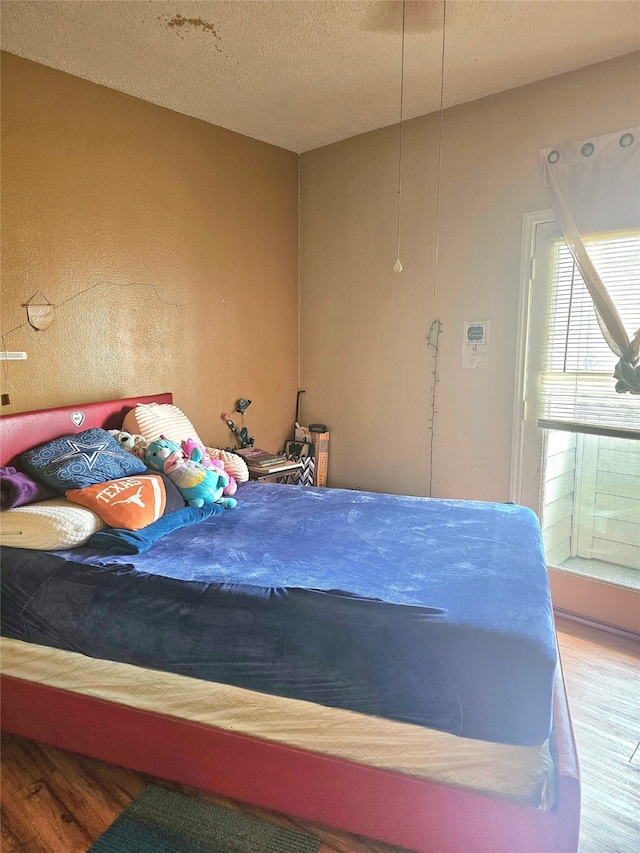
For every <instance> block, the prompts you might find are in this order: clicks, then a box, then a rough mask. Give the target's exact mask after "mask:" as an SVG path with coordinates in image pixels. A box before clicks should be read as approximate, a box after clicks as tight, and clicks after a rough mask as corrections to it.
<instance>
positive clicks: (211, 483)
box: [144, 436, 238, 509]
mask: <svg viewBox="0 0 640 853" xmlns="http://www.w3.org/2000/svg"><path fill="white" fill-rule="evenodd" d="M144 461H145V464H146V465H147V467H148V468H153V469H154V470H156V471H162V472H163V473H165V474H166V475H167V477H169V479H170V480H171V481H172V482H173V483H175V485H176V486H177V487H178V488H179V489H180V493H181V495H182V497H183V498H184V499H185V501H186V502H187V504H188V505H189V506H203V504H205V503H219V504H222V506H223V507H224V508H225V509H233V507H235V506H236V505H237V503H238V502H237V501H236V499H235V498H228V497H225V496H224V495H223V491H224V489H225V488H226V486H228V484H229V477H228V476H227V475H226V474H224V473H218V472H216V471H213V470H210V469H209V468H205V467H204V465H201V464H200V463H199V462H195V461H194V460H193V459H188V458H187V457H186V456H185V455H184V452H183V450H182V448H181V447H180V446H179V445H177V444H175V442H173V441H169V439H167V438H164V436H161V437H160V438H159V439H157V440H156V441H152V442H150V443H149V444H148V445H147V448H146V450H145V453H144Z"/></svg>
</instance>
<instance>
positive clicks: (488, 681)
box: [2, 483, 556, 744]
mask: <svg viewBox="0 0 640 853" xmlns="http://www.w3.org/2000/svg"><path fill="white" fill-rule="evenodd" d="M238 498H239V504H238V506H237V507H236V508H235V509H233V510H227V511H225V512H224V513H222V514H221V515H216V516H215V517H210V518H208V519H206V520H205V521H203V522H201V523H199V524H194V525H191V526H188V527H184V528H181V529H179V530H175V531H174V532H173V533H171V534H170V535H167V536H163V537H162V538H160V539H158V540H157V541H156V542H155V543H154V544H153V545H151V547H149V548H148V549H147V550H145V551H144V552H143V553H140V554H137V555H130V554H129V555H122V556H114V555H110V554H107V555H105V554H100V553H99V552H97V551H96V550H95V549H92V548H87V547H85V548H79V549H75V550H72V551H66V552H57V553H53V554H50V553H46V552H33V551H26V550H19V549H4V553H3V560H2V574H3V596H2V616H3V619H2V630H3V633H5V634H7V635H8V636H12V637H16V638H18V639H22V640H27V641H30V642H35V643H42V644H45V645H51V646H57V647H60V648H68V649H72V650H74V651H78V652H82V653H84V654H86V655H91V656H94V657H100V658H107V659H113V660H119V661H124V662H127V663H133V664H138V665H141V666H147V667H152V668H158V669H166V670H169V671H172V672H178V673H181V674H184V675H191V676H195V677H197V678H204V679H209V680H212V681H218V682H223V683H229V684H234V685H236V686H239V687H245V688H248V689H252V690H257V691H262V692H266V693H274V694H277V695H281V696H286V697H292V698H297V699H305V700H308V701H312V702H317V703H320V704H325V705H329V706H333V707H338V708H346V709H350V710H354V711H359V712H362V713H367V714H375V715H378V716H383V717H388V718H390V719H396V720H401V721H405V722H412V723H415V724H418V725H423V726H431V727H433V728H437V729H441V730H444V731H448V732H452V733H454V734H460V735H464V736H466V737H475V738H482V739H484V740H493V741H499V742H505V743H515V744H539V743H542V742H543V741H544V740H545V739H546V737H547V736H548V735H549V732H550V727H551V708H552V694H553V679H554V671H555V665H556V647H555V634H554V626H553V615H552V609H551V601H550V595H549V587H548V580H547V572H546V565H545V559H544V554H543V550H542V540H541V535H540V529H539V526H538V522H537V519H536V516H535V515H534V513H533V512H531V511H530V510H528V509H525V508H523V507H518V506H513V505H507V504H489V503H478V502H464V501H444V500H431V499H427V498H412V497H400V496H393V495H377V494H369V493H366V492H352V491H342V490H337V489H313V488H306V489H303V488H299V487H294V486H283V485H276V484H268V483H247V484H244V485H243V486H242V487H240V489H239V491H238Z"/></svg>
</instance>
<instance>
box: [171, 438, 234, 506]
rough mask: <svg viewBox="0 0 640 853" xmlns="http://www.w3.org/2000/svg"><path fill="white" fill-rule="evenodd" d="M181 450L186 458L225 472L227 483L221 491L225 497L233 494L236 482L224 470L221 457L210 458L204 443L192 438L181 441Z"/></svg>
mask: <svg viewBox="0 0 640 853" xmlns="http://www.w3.org/2000/svg"><path fill="white" fill-rule="evenodd" d="M182 450H183V451H184V454H185V456H186V457H187V458H188V459H191V460H193V462H199V463H200V464H201V465H204V467H205V468H210V469H211V470H212V471H215V472H216V473H217V474H220V473H221V472H222V473H223V474H226V475H227V477H228V478H229V485H228V486H226V487H225V489H224V492H223V493H224V494H225V495H227V497H231V495H235V493H236V490H237V488H238V484H237V483H236V481H235V479H234V478H233V477H232V476H231V474H229V472H228V471H226V470H225V467H224V462H223V461H222V459H212V458H211V457H210V456H209V454H208V453H207V451H206V449H205V447H204V444H200V442H199V441H196V440H195V439H194V438H188V439H187V440H186V441H183V442H182Z"/></svg>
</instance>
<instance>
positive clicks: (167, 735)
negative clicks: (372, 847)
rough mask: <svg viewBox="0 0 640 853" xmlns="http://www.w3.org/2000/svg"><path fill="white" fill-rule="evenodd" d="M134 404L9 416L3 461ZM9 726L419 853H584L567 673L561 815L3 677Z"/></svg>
mask: <svg viewBox="0 0 640 853" xmlns="http://www.w3.org/2000/svg"><path fill="white" fill-rule="evenodd" d="M151 401H156V402H160V403H169V402H171V401H172V396H171V394H158V395H154V396H149V397H133V398H128V399H123V400H112V401H108V402H104V403H89V404H86V405H79V406H66V407H61V408H56V409H44V410H39V411H35V412H24V413H19V414H12V415H6V416H4V417H2V418H1V419H0V430H1V438H2V443H1V445H0V464H2V465H7V464H12V462H14V461H15V458H16V456H17V455H18V454H20V453H21V452H23V451H24V450H27V449H28V448H30V447H34V446H35V445H37V444H41V443H43V442H45V441H49V440H51V439H53V438H57V437H58V436H61V435H66V434H70V433H74V432H80V431H81V430H83V429H87V428H88V427H92V426H98V427H103V428H105V429H111V428H115V429H117V428H119V427H120V426H121V424H122V421H123V418H124V415H125V414H126V412H127V411H128V410H129V409H130V408H132V407H133V406H135V404H136V403H137V402H151ZM1 687H2V719H1V722H2V728H3V729H4V730H6V731H8V732H11V733H13V734H16V735H20V736H22V737H27V738H31V739H33V740H39V741H43V742H45V743H49V744H52V745H54V746H57V747H60V748H62V749H67V750H70V751H73V752H79V753H82V754H85V755H89V756H92V757H94V758H97V759H101V760H104V761H108V762H111V763H113V764H118V765H121V766H123V767H129V768H131V769H134V770H137V771H140V772H144V773H149V774H151V775H154V776H158V777H161V778H166V779H172V780H174V781H177V782H180V783H182V784H185V785H190V786H193V787H195V788H199V789H201V790H206V791H212V792H215V793H217V794H219V795H221V796H225V797H230V798H232V799H235V800H240V801H243V802H247V803H252V804H254V805H258V806H261V807H263V808H267V809H271V810H274V811H278V812H283V813H285V814H290V815H293V816H297V817H300V818H303V819H305V820H310V821H316V822H318V823H323V824H326V825H328V826H331V827H335V828H337V829H340V830H343V831H345V832H352V833H356V834H359V835H364V836H368V837H370V838H373V839H376V840H379V841H385V842H388V843H391V844H397V845H399V846H401V847H406V848H409V849H410V850H415V851H418V853H436V851H437V853H446V851H450V852H451V853H487V851H491V853H516V851H517V853H576V851H577V850H578V838H579V826H580V780H579V770H578V760H577V754H576V748H575V741H574V737H573V731H572V728H571V718H570V714H569V707H568V704H567V698H566V693H565V688H564V682H563V678H562V670H561V666H559V667H558V672H557V677H556V685H555V695H554V733H555V743H556V749H557V769H558V779H557V794H556V803H555V806H554V808H553V809H552V810H550V811H543V810H541V809H535V808H530V807H527V806H521V805H517V804H515V803H511V802H508V801H506V800H502V799H499V798H497V797H490V796H485V795H482V794H478V793H472V792H469V791H464V790H461V789H457V788H452V787H450V786H447V785H441V784H437V783H435V782H430V781H427V780H423V779H417V778H414V777H410V776H406V775H402V774H400V773H396V772H392V771H389V770H380V769H377V768H375V767H371V766H365V765H360V764H356V763H353V762H349V761H344V760H341V759H336V758H332V757H328V756H324V755H320V754H317V753H312V752H308V751H305V750H302V749H299V748H294V747H287V746H283V745H280V744H276V743H271V742H269V741H265V740H261V739H259V738H253V737H248V736H245V735H238V734H233V733H231V732H228V731H224V730H222V729H216V728H213V727H211V726H206V725H202V724H199V723H191V722H188V721H184V720H179V719H177V718H173V717H168V716H164V715H162V714H158V713H151V712H148V711H141V710H138V709H135V708H130V707H127V706H123V705H119V704H117V703H113V702H108V701H105V700H100V699H95V698H92V697H88V696H84V695H80V694H76V693H72V692H70V691H66V690H59V689H56V688H52V687H48V686H45V685H42V684H38V683H35V682H30V681H26V680H22V679H18V678H13V677H9V676H2V681H1Z"/></svg>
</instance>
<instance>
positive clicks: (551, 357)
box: [538, 234, 640, 438]
mask: <svg viewBox="0 0 640 853" xmlns="http://www.w3.org/2000/svg"><path fill="white" fill-rule="evenodd" d="M585 247H586V248H587V251H588V252H589V255H590V257H591V259H592V260H593V263H594V265H595V267H596V269H597V270H598V272H599V274H600V276H601V278H602V280H603V282H604V284H605V285H606V287H607V290H608V291H609V293H610V295H611V297H612V299H613V301H614V303H615V305H616V307H617V309H618V312H619V314H620V317H621V318H622V321H623V323H624V325H625V327H626V328H627V329H631V330H635V329H637V328H638V327H639V326H640V234H626V235H621V236H616V237H607V238H601V239H594V240H585ZM552 264H553V274H552V282H551V288H550V294H549V299H548V303H547V315H546V324H545V325H546V340H545V357H544V359H543V371H542V380H541V409H540V419H539V421H538V424H539V426H541V427H543V428H547V429H565V430H566V429H568V430H572V431H575V432H593V433H597V434H601V435H602V434H605V435H621V436H627V437H629V438H640V395H638V394H617V393H616V391H615V389H614V383H613V381H612V379H611V377H612V375H613V371H614V368H615V365H616V362H617V357H616V356H615V355H614V354H613V353H612V352H611V350H610V349H609V347H608V346H607V344H606V342H605V340H604V338H603V336H602V332H601V331H600V327H599V326H598V321H597V319H596V314H595V311H594V309H593V302H592V301H591V297H590V295H589V292H588V290H587V288H586V286H585V284H584V282H583V280H582V276H581V275H580V272H579V271H578V269H577V267H576V265H575V262H574V260H573V258H572V256H571V253H570V252H569V249H568V248H567V246H566V244H565V243H564V241H563V240H562V239H558V240H557V241H556V242H555V244H554V247H553V252H552Z"/></svg>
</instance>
